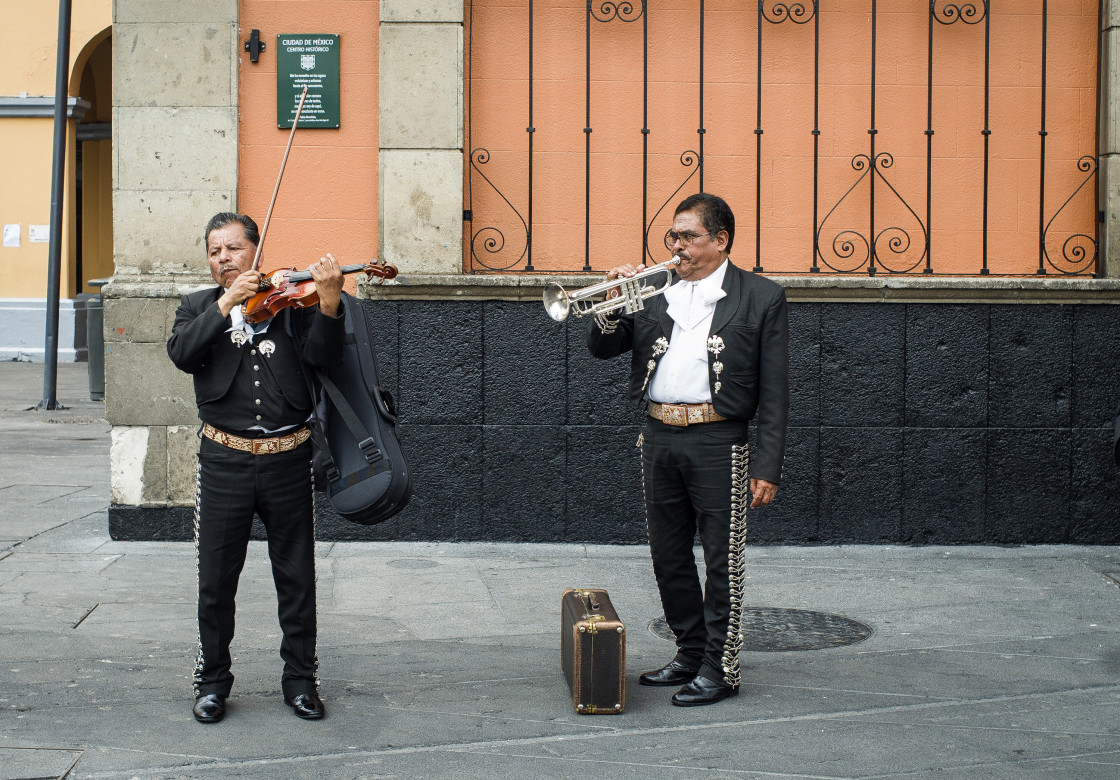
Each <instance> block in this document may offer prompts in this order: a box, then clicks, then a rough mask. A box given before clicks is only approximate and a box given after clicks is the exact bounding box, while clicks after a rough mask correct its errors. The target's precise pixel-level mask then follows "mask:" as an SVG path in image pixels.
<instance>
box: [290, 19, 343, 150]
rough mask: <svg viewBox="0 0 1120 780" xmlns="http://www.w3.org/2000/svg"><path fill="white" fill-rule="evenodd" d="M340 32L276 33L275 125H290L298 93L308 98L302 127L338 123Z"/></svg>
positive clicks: (322, 126)
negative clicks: (313, 33)
mask: <svg viewBox="0 0 1120 780" xmlns="http://www.w3.org/2000/svg"><path fill="white" fill-rule="evenodd" d="M338 38H339V36H337V35H311V34H307V33H302V34H300V35H295V34H292V35H277V36H276V126H277V127H291V126H292V119H293V118H294V117H295V115H296V106H298V105H299V95H300V92H302V91H303V88H304V87H307V100H305V101H304V103H303V113H302V114H300V116H299V126H300V127H301V128H313V127H319V128H334V127H338Z"/></svg>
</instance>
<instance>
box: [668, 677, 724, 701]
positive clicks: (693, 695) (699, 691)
mask: <svg viewBox="0 0 1120 780" xmlns="http://www.w3.org/2000/svg"><path fill="white" fill-rule="evenodd" d="M738 695H739V689H738V688H732V687H731V686H730V685H724V684H723V683H718V682H716V681H715V680H709V679H708V678H707V677H701V676H700V675H697V676H696V678H695V679H694V680H693V681H692V682H690V683H689V684H688V685H686V686H684V687H683V688H681V689H680V690H679V691H677V692H676V693H674V694H673V704H675V705H677V706H678V707H699V706H701V705H703V704H715V703H716V702H717V701H723V700H724V699H727V698H730V697H731V696H738Z"/></svg>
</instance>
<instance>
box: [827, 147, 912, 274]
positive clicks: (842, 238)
mask: <svg viewBox="0 0 1120 780" xmlns="http://www.w3.org/2000/svg"><path fill="white" fill-rule="evenodd" d="M851 165H852V169H853V170H856V171H862V173H860V175H859V178H857V179H856V180H855V183H853V184H852V186H851V187H849V188H848V191H847V192H845V193H844V195H843V196H842V197H841V198H840V200H838V201H837V202H836V205H834V206H833V207H832V208H831V209H830V210H829V212H828V213H827V214H826V215H825V217H824V219H822V220H821V223H820V225H819V226H818V227H817V256H818V257H819V258H820V260H821V262H822V263H824V264H825V265H826V266H828V267H829V268H831V269H832V270H834V271H838V272H840V273H851V272H853V271H858V270H859V269H861V268H863V267H864V266H865V265H867V266H868V268H869V272H870V273H874V272H875V264H876V263H878V264H879V265H880V266H882V267H883V268H884V269H885V270H887V271H889V272H891V273H908V272H909V271H912V270H914V269H915V268H917V267H918V265H920V264H921V263H922V261H923V260H924V259H925V256H926V249H924V248H923V250H922V254H921V256H920V257H919V258H918V259H917V260H914V261H913V262H912V263H910V264H909V265H905V266H904V267H897V266H895V265H894V264H893V263H888V262H886V261H885V260H884V258H889V257H890V255H891V254H893V255H894V256H896V257H899V258H901V257H902V255H904V254H905V253H906V252H907V250H909V249H910V245H911V243H912V242H911V239H910V233H909V232H907V231H906V230H905V229H903V228H902V227H900V226H898V225H891V226H890V227H885V228H883V229H882V230H880V231H878V232H877V233H875V234H874V235H873V236H871V237H870V239H869V238H868V237H867V236H864V235H863V234H862V233H860V232H859V231H858V230H852V229H844V230H841V231H840V232H838V233H837V234H836V236H835V237H834V238H833V239H832V251H833V253H834V255H835V256H836V259H838V260H848V259H851V258H853V257H856V258H857V262H855V263H854V264H852V263H843V264H840V263H838V262H836V260H834V261H833V262H829V261H828V260H827V259H826V258H825V256H824V253H823V252H821V250H820V244H821V240H820V239H821V234H822V233H823V232H824V226H825V224H826V223H827V222H828V219H829V217H831V216H832V214H833V212H835V211H836V209H838V208H839V207H840V204H842V203H843V202H844V201H845V200H846V199H847V197H848V196H849V195H851V194H852V192H853V191H854V190H855V188H856V187H858V186H859V183H860V182H862V181H863V180H864V179H865V178H867V176H868V174H871V175H873V176H878V177H879V179H880V181H882V182H883V183H884V184H886V185H887V187H889V188H890V190H891V192H893V193H894V195H895V197H896V198H898V202H899V203H901V204H902V205H903V206H904V207H905V208H906V210H907V211H908V212H910V215H911V216H912V217H913V218H914V221H915V222H917V223H918V227H919V228H921V231H922V237H923V246H924V247H928V242H927V241H926V240H925V239H926V226H925V224H924V223H923V222H922V219H921V217H919V216H918V215H917V214H916V213H915V212H914V209H912V208H910V204H908V203H907V202H906V200H905V198H903V197H902V195H900V194H899V192H898V190H896V189H895V188H894V185H893V184H891V183H890V180H888V179H887V177H886V176H884V175H883V173H882V170H880V169H888V168H890V167H891V166H892V165H894V157H892V156H891V154H890V153H889V152H879V153H878V154H876V155H875V159H874V161H873V160H872V159H871V158H870V157H868V156H867V155H866V154H857V155H856V156H855V157H853V158H852V162H851ZM872 208H873V209H874V206H873V207H872ZM871 216H872V224H874V213H872V215H871ZM860 246H862V247H863V253H862V257H860V256H858V255H857V250H858V249H859V247H860ZM880 246H884V247H885V249H886V250H889V254H886V253H883V252H881V251H880ZM841 265H843V267H841Z"/></svg>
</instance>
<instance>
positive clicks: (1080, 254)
mask: <svg viewBox="0 0 1120 780" xmlns="http://www.w3.org/2000/svg"><path fill="white" fill-rule="evenodd" d="M1077 170H1079V171H1081V172H1082V173H1084V174H1086V176H1085V178H1084V179H1083V180H1082V182H1081V184H1079V185H1077V189H1075V190H1074V191H1073V194H1072V195H1070V196H1069V197H1068V198H1066V201H1065V203H1063V204H1062V205H1061V207H1060V208H1059V209H1058V210H1057V211H1055V212H1054V216H1052V217H1050V221H1049V222H1047V223H1046V227H1045V228H1044V229H1043V231H1042V255H1043V257H1045V258H1046V262H1047V263H1049V265H1050V267H1051V268H1053V269H1054V270H1055V271H1057V272H1059V273H1062V274H1079V273H1084V272H1085V271H1087V270H1089V269H1090V267H1091V266H1092V265H1093V263H1094V262H1096V259H1097V241H1096V239H1095V238H1094V237H1093V236H1090V235H1086V234H1085V233H1074V234H1073V235H1071V236H1069V237H1068V238H1067V239H1066V240H1065V241H1063V242H1062V260H1064V261H1065V262H1066V263H1067V264H1068V265H1069V266H1071V267H1069V268H1062V267H1059V266H1058V265H1057V263H1055V262H1054V260H1053V258H1051V257H1050V251H1049V249H1047V247H1046V234H1047V233H1048V232H1049V231H1050V226H1051V225H1053V224H1054V220H1055V219H1057V218H1058V215H1059V214H1061V213H1062V210H1063V209H1065V207H1066V206H1068V205H1069V203H1070V201H1071V200H1073V199H1074V198H1075V197H1076V196H1077V193H1079V192H1081V189H1082V188H1083V187H1084V186H1085V185H1086V184H1088V183H1089V181H1090V180H1091V179H1092V178H1093V177H1094V176H1096V174H1097V158H1096V157H1093V156H1092V155H1088V154H1087V155H1085V156H1084V157H1082V158H1081V159H1079V160H1078V161H1077ZM1088 247H1092V250H1093V251H1092V254H1090V253H1089V252H1088V249H1087V248H1088Z"/></svg>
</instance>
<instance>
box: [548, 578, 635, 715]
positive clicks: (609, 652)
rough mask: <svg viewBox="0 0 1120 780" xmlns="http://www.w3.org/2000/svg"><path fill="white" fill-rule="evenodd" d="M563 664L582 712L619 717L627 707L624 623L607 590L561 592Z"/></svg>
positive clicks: (574, 697)
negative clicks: (619, 617)
mask: <svg viewBox="0 0 1120 780" xmlns="http://www.w3.org/2000/svg"><path fill="white" fill-rule="evenodd" d="M560 666H561V667H563V669H564V676H565V677H566V678H567V679H568V687H569V688H570V689H571V691H572V704H573V706H575V708H576V712H578V713H580V714H581V715H617V714H618V713H620V712H622V710H623V708H624V707H625V706H626V626H624V625H623V624H622V621H621V620H619V619H618V613H617V612H615V610H614V606H613V605H612V604H611V600H610V597H609V596H608V595H607V592H606V591H605V590H599V589H596V588H570V589H568V590H566V591H564V592H563V594H561V596H560Z"/></svg>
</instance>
